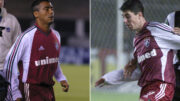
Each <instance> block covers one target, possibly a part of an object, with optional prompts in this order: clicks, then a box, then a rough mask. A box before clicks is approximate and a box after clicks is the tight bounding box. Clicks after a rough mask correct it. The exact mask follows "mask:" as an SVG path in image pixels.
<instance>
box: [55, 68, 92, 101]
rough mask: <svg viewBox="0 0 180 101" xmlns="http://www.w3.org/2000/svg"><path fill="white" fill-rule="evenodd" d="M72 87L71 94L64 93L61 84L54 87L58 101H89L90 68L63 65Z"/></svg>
mask: <svg viewBox="0 0 180 101" xmlns="http://www.w3.org/2000/svg"><path fill="white" fill-rule="evenodd" d="M61 68H62V70H63V73H64V74H65V75H66V77H67V79H68V83H69V85H70V88H69V92H68V93H64V92H62V88H61V86H60V84H59V83H57V82H56V84H55V85H54V91H55V97H56V101H89V66H88V65H61Z"/></svg>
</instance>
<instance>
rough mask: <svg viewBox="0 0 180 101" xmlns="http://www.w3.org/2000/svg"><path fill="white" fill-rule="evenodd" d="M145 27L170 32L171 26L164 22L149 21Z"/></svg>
mask: <svg viewBox="0 0 180 101" xmlns="http://www.w3.org/2000/svg"><path fill="white" fill-rule="evenodd" d="M147 28H148V29H149V30H151V31H158V32H159V31H160V32H170V33H171V32H172V30H173V29H172V27H170V26H169V25H167V24H165V23H160V22H149V23H148V26H147Z"/></svg>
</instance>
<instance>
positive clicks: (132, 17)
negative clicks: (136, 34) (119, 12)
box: [123, 11, 140, 31]
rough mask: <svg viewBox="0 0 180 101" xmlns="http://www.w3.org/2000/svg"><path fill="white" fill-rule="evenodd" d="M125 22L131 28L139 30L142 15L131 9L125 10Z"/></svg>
mask: <svg viewBox="0 0 180 101" xmlns="http://www.w3.org/2000/svg"><path fill="white" fill-rule="evenodd" d="M123 18H124V23H125V24H126V25H127V27H128V28H129V29H131V30H135V31H137V30H138V29H140V16H139V13H137V14H135V13H133V12H131V11H125V12H123Z"/></svg>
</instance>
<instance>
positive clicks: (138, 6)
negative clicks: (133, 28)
mask: <svg viewBox="0 0 180 101" xmlns="http://www.w3.org/2000/svg"><path fill="white" fill-rule="evenodd" d="M120 9H121V10H122V11H123V12H125V11H128V10H129V11H131V12H133V13H135V14H137V13H138V12H142V14H143V15H144V7H143V4H142V3H141V1H140V0H127V1H125V2H124V3H123V5H122V6H121V8H120Z"/></svg>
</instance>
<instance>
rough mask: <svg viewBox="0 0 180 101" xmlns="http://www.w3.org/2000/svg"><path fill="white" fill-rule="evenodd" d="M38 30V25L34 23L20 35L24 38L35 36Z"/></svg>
mask: <svg viewBox="0 0 180 101" xmlns="http://www.w3.org/2000/svg"><path fill="white" fill-rule="evenodd" d="M36 31H37V27H36V26H35V25H33V26H31V27H29V28H28V29H27V30H25V31H24V32H22V33H21V34H20V35H19V37H21V38H23V39H24V40H26V39H30V38H33V37H34V34H35V32H36Z"/></svg>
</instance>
